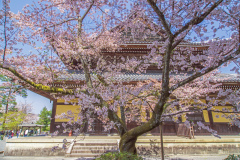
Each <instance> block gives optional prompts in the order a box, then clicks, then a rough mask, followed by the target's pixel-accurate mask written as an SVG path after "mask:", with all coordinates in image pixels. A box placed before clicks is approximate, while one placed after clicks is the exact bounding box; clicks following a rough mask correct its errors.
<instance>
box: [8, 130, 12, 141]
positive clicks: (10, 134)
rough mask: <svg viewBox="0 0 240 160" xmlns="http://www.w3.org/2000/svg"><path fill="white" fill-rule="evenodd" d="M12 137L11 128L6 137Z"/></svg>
mask: <svg viewBox="0 0 240 160" xmlns="http://www.w3.org/2000/svg"><path fill="white" fill-rule="evenodd" d="M10 138H12V130H10V131H9V132H8V139H10Z"/></svg>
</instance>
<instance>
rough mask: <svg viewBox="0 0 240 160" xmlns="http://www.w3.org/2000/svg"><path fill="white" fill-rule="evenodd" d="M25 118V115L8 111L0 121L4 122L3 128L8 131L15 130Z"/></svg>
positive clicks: (20, 112)
mask: <svg viewBox="0 0 240 160" xmlns="http://www.w3.org/2000/svg"><path fill="white" fill-rule="evenodd" d="M25 118H26V114H25V113H23V112H22V111H9V112H8V113H6V114H4V115H3V116H2V117H1V118H0V121H4V120H5V122H6V123H5V128H7V129H9V130H17V128H18V125H19V124H21V123H22V122H23V121H24V119H25Z"/></svg>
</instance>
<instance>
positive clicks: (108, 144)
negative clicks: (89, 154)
mask: <svg viewBox="0 0 240 160" xmlns="http://www.w3.org/2000/svg"><path fill="white" fill-rule="evenodd" d="M74 146H117V143H75V144H74Z"/></svg>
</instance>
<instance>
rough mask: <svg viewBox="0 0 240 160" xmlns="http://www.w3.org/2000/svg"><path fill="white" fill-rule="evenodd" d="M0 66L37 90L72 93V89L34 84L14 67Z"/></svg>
mask: <svg viewBox="0 0 240 160" xmlns="http://www.w3.org/2000/svg"><path fill="white" fill-rule="evenodd" d="M0 68H2V69H5V70H8V71H10V72H11V73H12V74H14V75H15V76H16V77H18V78H19V79H20V80H22V81H24V82H26V83H27V84H29V85H30V86H31V87H33V88H35V89H37V90H42V91H46V92H51V93H62V94H71V95H72V94H74V91H73V90H72V89H63V88H57V87H50V86H45V85H42V84H36V83H34V82H32V81H31V80H28V79H26V78H24V77H23V76H22V75H21V74H20V73H18V72H17V71H16V70H15V69H14V68H11V67H7V66H4V65H3V64H0ZM83 92H85V91H83Z"/></svg>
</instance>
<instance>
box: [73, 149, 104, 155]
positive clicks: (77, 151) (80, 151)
mask: <svg viewBox="0 0 240 160" xmlns="http://www.w3.org/2000/svg"><path fill="white" fill-rule="evenodd" d="M105 152H106V150H73V151H72V153H79V154H80V153H105ZM72 153H71V154H72Z"/></svg>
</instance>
